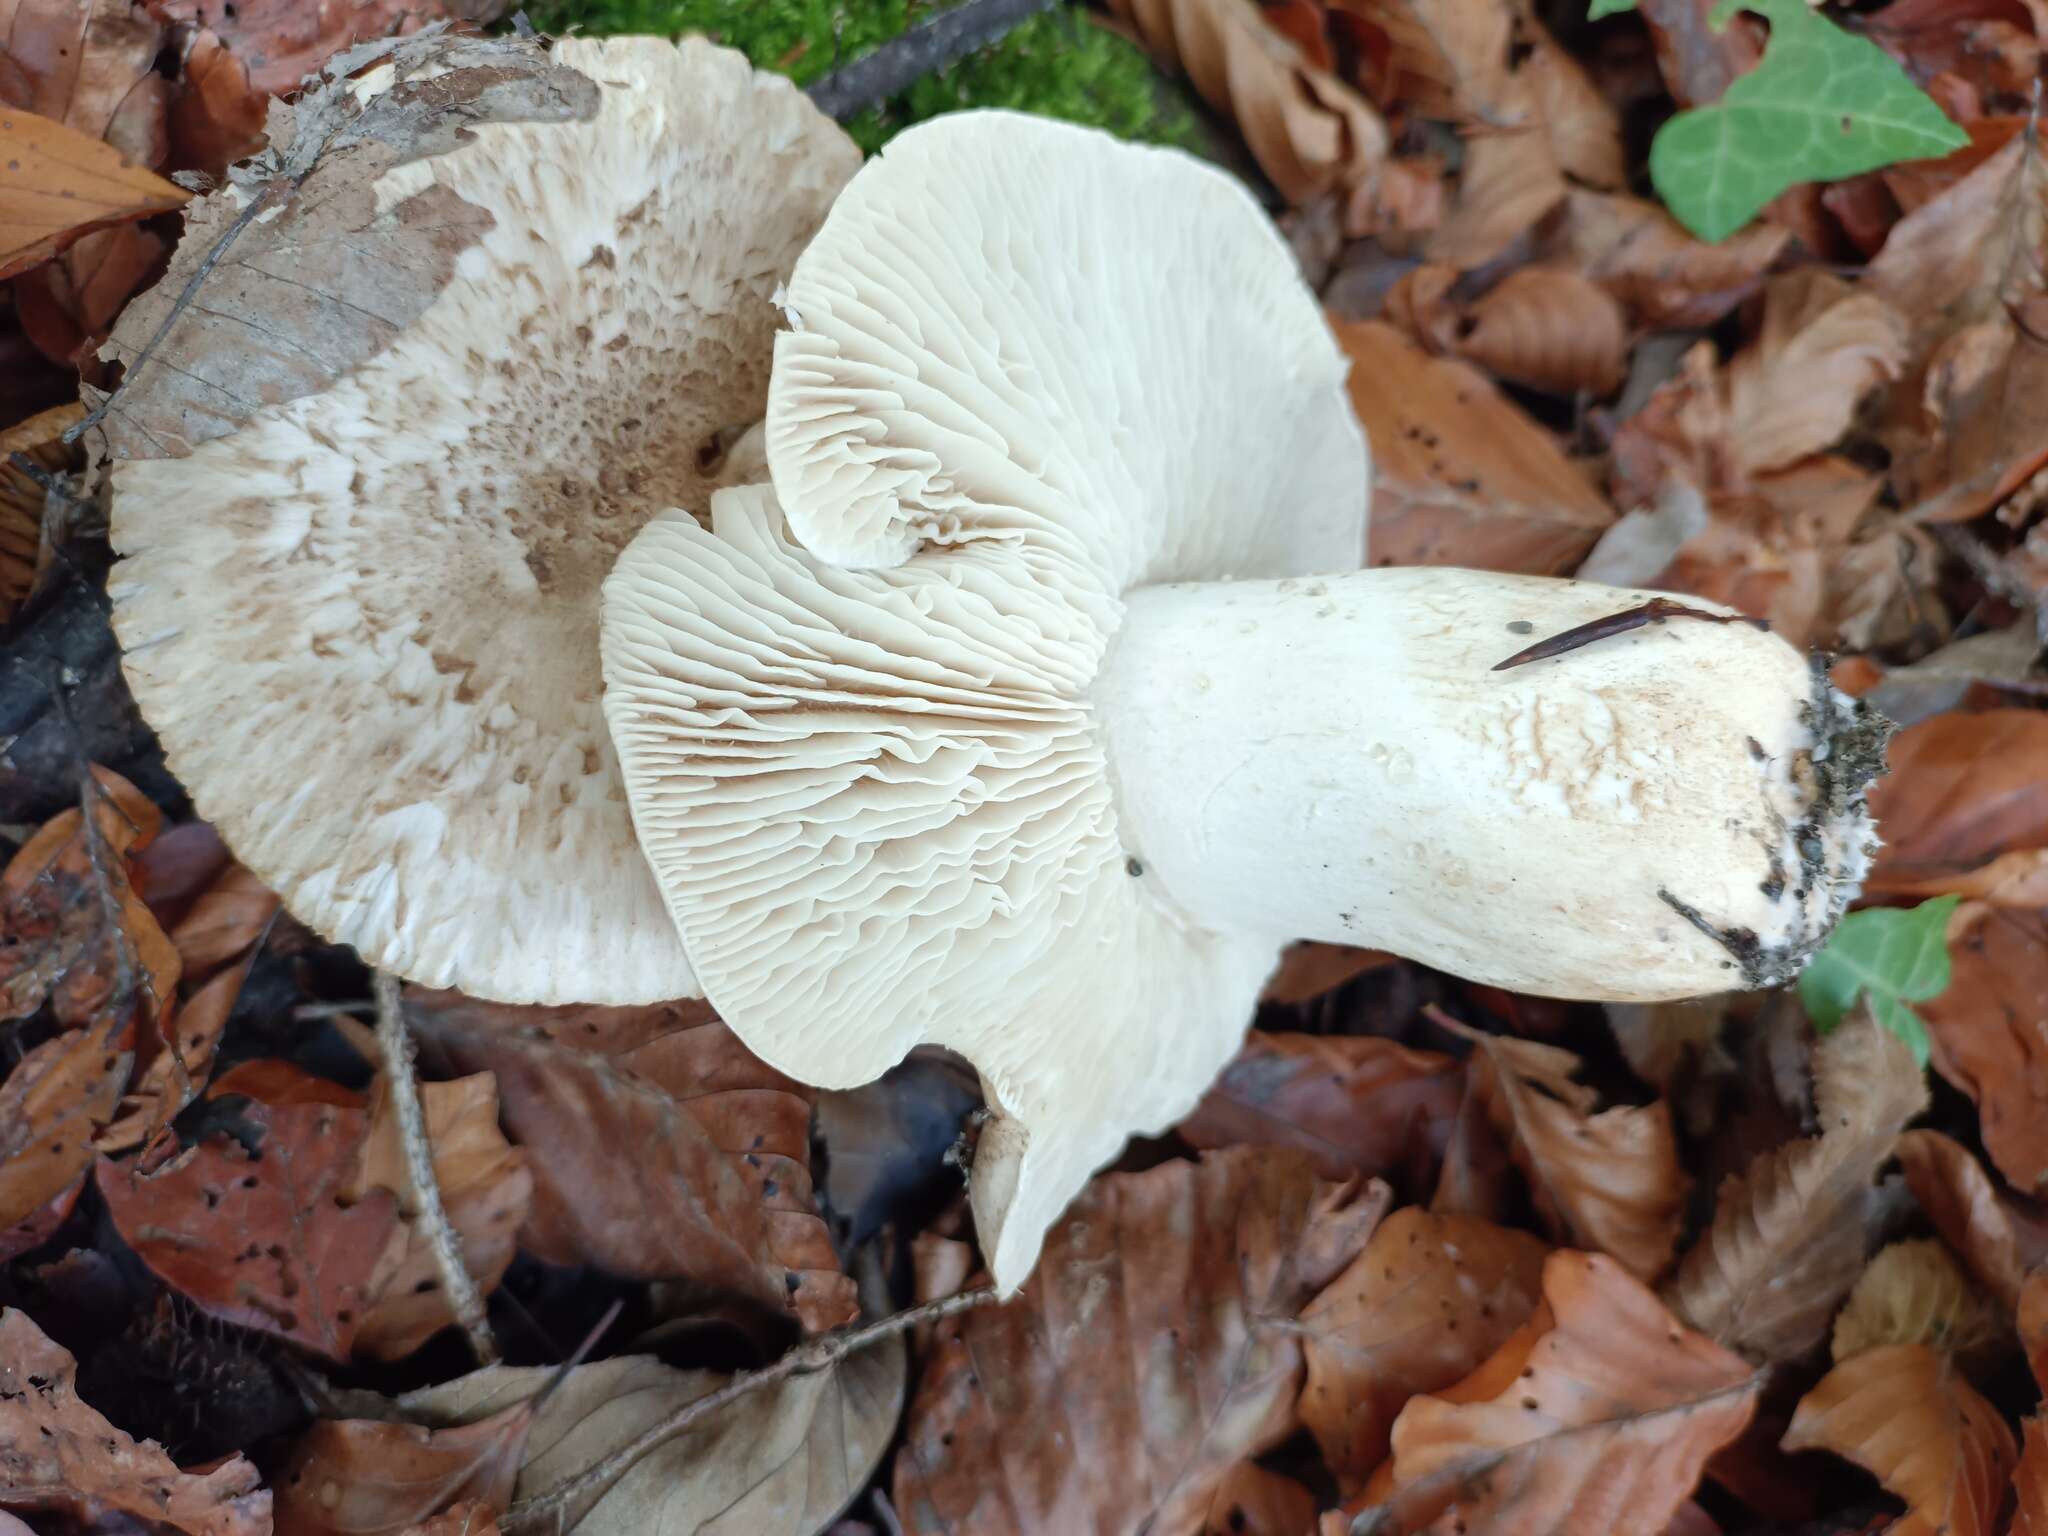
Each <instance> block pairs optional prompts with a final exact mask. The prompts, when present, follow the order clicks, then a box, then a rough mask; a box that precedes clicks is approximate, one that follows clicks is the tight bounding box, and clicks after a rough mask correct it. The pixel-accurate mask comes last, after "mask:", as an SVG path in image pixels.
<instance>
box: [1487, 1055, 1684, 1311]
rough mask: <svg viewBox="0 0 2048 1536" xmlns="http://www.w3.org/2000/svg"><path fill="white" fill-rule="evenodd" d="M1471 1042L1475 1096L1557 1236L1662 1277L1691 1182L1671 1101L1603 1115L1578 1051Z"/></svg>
mask: <svg viewBox="0 0 2048 1536" xmlns="http://www.w3.org/2000/svg"><path fill="white" fill-rule="evenodd" d="M1472 1039H1473V1044H1474V1050H1473V1053H1472V1061H1471V1064H1470V1066H1469V1067H1468V1068H1467V1070H1468V1071H1469V1072H1470V1074H1471V1079H1472V1089H1473V1093H1474V1095H1475V1097H1476V1098H1477V1099H1478V1101H1479V1102H1480V1103H1481V1104H1483V1105H1484V1106H1485V1108H1486V1111H1487V1114H1488V1116H1489V1118H1490V1119H1491V1120H1492V1121H1493V1126H1494V1129H1495V1130H1496V1131H1498V1132H1499V1133H1500V1135H1501V1137H1502V1138H1503V1140H1505V1141H1506V1143H1507V1146H1508V1150H1509V1152H1510V1154H1511V1155H1512V1156H1513V1157H1514V1160H1515V1165H1516V1166H1517V1167H1518V1168H1520V1169H1521V1170H1522V1173H1523V1176H1524V1177H1526V1178H1527V1179H1528V1181H1529V1193H1530V1195H1531V1196H1532V1197H1533V1198H1534V1200H1535V1202H1536V1210H1537V1213H1538V1214H1539V1215H1540V1216H1541V1217H1542V1218H1543V1221H1544V1224H1545V1225H1546V1226H1547V1227H1548V1228H1549V1229H1550V1231H1551V1233H1552V1235H1553V1236H1554V1237H1556V1238H1557V1239H1558V1240H1559V1241H1560V1242H1572V1243H1577V1244H1579V1245H1581V1246H1583V1247H1586V1248H1593V1249H1598V1250H1600V1251H1601V1252H1603V1253H1607V1254H1611V1255H1613V1256H1614V1257H1615V1258H1616V1259H1619V1260H1620V1261H1621V1264H1622V1266H1623V1267H1624V1268H1625V1269H1627V1270H1628V1271H1629V1272H1630V1273H1631V1274H1633V1275H1635V1276H1636V1277H1637V1278H1639V1279H1642V1280H1655V1279H1656V1278H1657V1276H1658V1275H1660V1274H1662V1273H1663V1272H1664V1270H1665V1268H1666V1267H1667V1266H1668V1265H1669V1264H1670V1262H1671V1255H1672V1252H1673V1251H1674V1250H1675V1249H1676V1248H1677V1246H1678V1230H1679V1225H1680V1223H1681V1221H1682V1220H1683V1219H1684V1214H1685V1196H1686V1191H1687V1189H1688V1188H1689V1187H1690V1186H1691V1182H1692V1181H1691V1180H1690V1179H1688V1178H1687V1177H1686V1174H1685V1170H1684V1169H1683V1168H1682V1167H1680V1165H1679V1160H1678V1142H1677V1138H1676V1136H1675V1135H1674V1133H1673V1131H1672V1128H1671V1110H1670V1108H1669V1106H1668V1105H1666V1104H1665V1103H1664V1101H1663V1100H1662V1099H1659V1100H1658V1101H1657V1102H1656V1103H1654V1104H1647V1105H1642V1106H1640V1107H1638V1106H1630V1105H1617V1106H1616V1107H1615V1108H1613V1109H1605V1110H1601V1111H1599V1112H1598V1113H1595V1112H1594V1109H1593V1106H1594V1105H1595V1104H1597V1103H1598V1102H1599V1095H1598V1094H1597V1093H1595V1092H1594V1091H1593V1090H1592V1089H1591V1088H1588V1087H1585V1086H1584V1085H1582V1084H1580V1083H1575V1082H1573V1081H1572V1078H1573V1075H1574V1074H1575V1073H1577V1071H1578V1070H1579V1065H1580V1063H1579V1058H1578V1057H1576V1056H1574V1055H1573V1054H1572V1053H1571V1052H1570V1051H1566V1050H1560V1049H1559V1048H1558V1047H1556V1046H1554V1045H1545V1044H1543V1043H1542V1042H1541V1041H1537V1040H1517V1039H1514V1038H1512V1037H1511V1036H1506V1035H1482V1034H1478V1033H1476V1032H1472Z"/></svg>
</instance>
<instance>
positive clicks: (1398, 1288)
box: [1301, 1205, 1549, 1492]
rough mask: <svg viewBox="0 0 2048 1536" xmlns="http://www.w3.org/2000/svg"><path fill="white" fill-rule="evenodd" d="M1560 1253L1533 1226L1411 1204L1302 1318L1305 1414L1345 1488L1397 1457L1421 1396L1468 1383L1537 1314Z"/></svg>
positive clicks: (1392, 1218) (1384, 1224) (1385, 1224)
mask: <svg viewBox="0 0 2048 1536" xmlns="http://www.w3.org/2000/svg"><path fill="white" fill-rule="evenodd" d="M1548 1251H1549V1250H1548V1249H1547V1248H1546V1247H1545V1246H1544V1244H1543V1243H1541V1242H1540V1241H1538V1240H1537V1239H1536V1238H1534V1237H1532V1236H1530V1235H1529V1234H1528V1233H1526V1232H1517V1231H1514V1230H1513V1229H1511V1228H1508V1227H1497V1226H1494V1225H1493V1224H1492V1223H1491V1222H1486V1221H1480V1220H1477V1219H1475V1218H1473V1217H1470V1216H1448V1215H1446V1216H1438V1215H1432V1214H1431V1213H1430V1212H1428V1211H1425V1210H1423V1209H1422V1208H1421V1207H1420V1206H1412V1205H1411V1206H1407V1207H1404V1208H1403V1209H1401V1210H1398V1211H1396V1212H1394V1214H1393V1215H1391V1216H1389V1217H1388V1218H1387V1219H1386V1220H1385V1221H1383V1222H1381V1223H1380V1226H1379V1229H1378V1230H1377V1231H1376V1232H1374V1233H1373V1236H1372V1241H1371V1242H1369V1243H1367V1244H1366V1246H1365V1251H1364V1252H1363V1253H1361V1254H1359V1256H1358V1257H1357V1258H1356V1259H1354V1260H1353V1261H1352V1262H1351V1265H1350V1267H1349V1268H1347V1269H1346V1270H1345V1271H1344V1273H1343V1274H1341V1275H1339V1276H1338V1277H1337V1278H1336V1279H1335V1280H1334V1281H1332V1282H1331V1283H1330V1286H1329V1288H1328V1289H1327V1290H1325V1291H1324V1292H1323V1293H1322V1294H1321V1295H1320V1296H1318V1297H1316V1299H1315V1300H1314V1301H1312V1302H1310V1303H1309V1304H1308V1306H1307V1307H1306V1308H1305V1309H1303V1311H1302V1314H1301V1323H1302V1329H1303V1333H1304V1336H1305V1337H1304V1342H1303V1345H1302V1352H1303V1355H1304V1357H1305V1358H1306V1361H1307V1366H1308V1371H1307V1378H1306V1380H1305V1382H1304V1383H1303V1386H1302V1389H1301V1419H1302V1422H1303V1423H1304V1424H1305V1425H1307V1426H1308V1428H1309V1430H1310V1432H1311V1433H1313V1434H1314V1435H1315V1437H1316V1443H1317V1444H1318V1445H1319V1446H1321V1447H1322V1451H1323V1460H1324V1461H1325V1462H1326V1463H1327V1464H1328V1465H1329V1467H1330V1470H1331V1471H1333V1472H1334V1473H1336V1475H1337V1481H1338V1485H1339V1486H1340V1487H1341V1488H1343V1489H1344V1490H1345V1491H1346V1492H1350V1491H1352V1490H1354V1489H1356V1488H1359V1487H1362V1486H1363V1485H1364V1483H1365V1480H1366V1478H1367V1477H1369V1476H1370V1475H1371V1473H1372V1471H1373V1469H1374V1468H1376V1467H1378V1466H1379V1464H1380V1463H1381V1462H1382V1461H1384V1460H1385V1459H1386V1455H1387V1449H1388V1436H1389V1433H1390V1431H1391V1430H1392V1428H1393V1424H1394V1418H1395V1416H1396V1415H1397V1414H1399V1413H1400V1411H1401V1409H1402V1408H1403V1407H1404V1406H1405V1405H1406V1404H1407V1402H1408V1400H1409V1399H1410V1398H1411V1397H1414V1396H1415V1395H1416V1394H1417V1393H1420V1392H1440V1391H1442V1390H1443V1389H1444V1388H1446V1387H1449V1386H1451V1385H1452V1384H1453V1383H1455V1382H1457V1381H1460V1380H1462V1379H1463V1378H1464V1377H1466V1376H1467V1375H1469V1374H1471V1372H1472V1371H1473V1370H1474V1369H1475V1368H1476V1367H1477V1366H1478V1365H1479V1363H1480V1362H1481V1361H1483V1360H1485V1359H1486V1357H1487V1356H1489V1355H1491V1354H1492V1353H1493V1352H1494V1351H1495V1350H1496V1349H1498V1348H1499V1347H1500V1346H1501V1345H1502V1344H1503V1343H1505V1342H1506V1340H1507V1338H1508V1337H1509V1335H1511V1334H1512V1333H1513V1332H1514V1331H1515V1330H1516V1329H1517V1328H1519V1327H1521V1326H1522V1324H1523V1323H1525V1322H1527V1321H1528V1318H1529V1313H1530V1311H1531V1310H1532V1309H1533V1308H1534V1307H1535V1305H1536V1297H1537V1292H1538V1289H1539V1286H1540V1283H1541V1278H1542V1273H1543V1259H1544V1255H1545V1254H1546V1253H1547V1252H1548Z"/></svg>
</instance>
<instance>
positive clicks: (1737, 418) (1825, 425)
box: [1726, 268, 1907, 480]
mask: <svg viewBox="0 0 2048 1536" xmlns="http://www.w3.org/2000/svg"><path fill="white" fill-rule="evenodd" d="M1906 330H1907V326H1906V320H1905V317H1904V316H1902V315H1901V314H1900V313H1899V312H1898V311H1897V310H1895V309H1894V308H1892V306H1891V305H1890V304H1888V303H1886V302H1885V301H1884V300H1883V299H1882V298H1880V297H1878V296H1877V295H1876V294H1874V293H1865V292H1861V291H1859V290H1857V289H1855V288H1853V287H1852V286H1851V285H1850V284H1849V283H1847V282H1846V281H1844V280H1843V279H1841V278H1839V277H1835V276H1833V275H1832V274H1830V273H1827V272H1822V271H1817V270H1814V269H1811V268H1809V269H1807V270H1804V271H1800V272H1794V273H1790V274H1788V275H1786V276H1784V277H1780V278H1775V279H1773V280H1772V281H1771V282H1770V284H1769V285H1768V286H1767V287H1766V288H1765V290H1764V319H1763V328H1762V330H1761V331H1760V332H1759V333H1758V335H1757V337H1756V339H1755V340H1754V341H1753V342H1751V343H1750V345H1748V346H1747V347H1745V348H1743V349H1742V351H1740V352H1738V353H1737V354H1736V355H1735V357H1734V359H1733V360H1732V361H1731V362H1730V363H1729V365H1728V371H1727V382H1726V389H1727V422H1728V427H1727V430H1728V446H1729V455H1730V460H1731V465H1730V468H1731V471H1732V473H1733V474H1734V475H1735V476H1736V478H1737V479H1739V480H1747V479H1750V478H1753V477H1755V476H1757V475H1760V474H1765V473H1767V472H1769V471H1771V470H1776V469H1786V468H1789V467H1791V466H1792V465H1793V464H1796V463H1798V462H1799V461H1800V460H1801V459H1805V458H1810V457H1811V456H1812V455H1814V454H1816V453H1819V452H1821V451H1822V450H1824V449H1827V448H1830V447H1832V446H1834V444H1835V443H1836V442H1837V441H1839V440H1840V438H1841V437H1842V435H1843V434H1844V433H1845V432H1846V431H1847V430H1848V428H1849V424H1850V422H1851V421H1852V420H1853V419H1854V417H1855V413H1856V410H1857V407H1858V406H1859V405H1860V404H1861V403H1862V401H1863V400H1864V398H1865V397H1866V396H1868V395H1869V394H1870V393H1871V392H1872V391H1873V390H1875V389H1877V388H1878V387H1879V386H1880V385H1882V384H1885V383H1888V382H1890V381H1892V380H1894V379H1896V378H1898V377H1899V374H1900V371H1901V370H1902V369H1903V367H1904V366H1905V361H1906Z"/></svg>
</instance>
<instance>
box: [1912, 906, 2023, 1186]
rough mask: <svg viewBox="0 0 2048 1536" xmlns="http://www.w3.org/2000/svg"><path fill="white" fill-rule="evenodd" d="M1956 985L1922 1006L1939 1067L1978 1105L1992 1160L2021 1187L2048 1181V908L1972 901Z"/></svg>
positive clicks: (1951, 934) (1961, 931)
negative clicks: (2016, 906) (2018, 906)
mask: <svg viewBox="0 0 2048 1536" xmlns="http://www.w3.org/2000/svg"><path fill="white" fill-rule="evenodd" d="M1948 949H1949V966H1950V969H1949V984H1948V988H1947V990H1945V991H1944V992H1942V993H1941V994H1940V995H1939V996H1937V997H1933V998H1930V999H1929V1000H1928V1001H1926V1002H1925V1003H1921V1004H1919V1005H1918V1009H1919V1012H1920V1015H1921V1017H1922V1018H1923V1019H1925V1020H1926V1023H1927V1035H1928V1039H1929V1041H1930V1042H1931V1044H1932V1046H1933V1062H1934V1066H1935V1069H1936V1070H1937V1071H1939V1072H1940V1073H1941V1075H1942V1076H1943V1077H1945V1078H1947V1079H1948V1080H1949V1081H1950V1082H1951V1083H1953V1084H1955V1086H1956V1087H1958V1088H1960V1089H1962V1091H1963V1092H1965V1093H1967V1094H1968V1095H1969V1096H1970V1097H1971V1099H1972V1100H1974V1101H1975V1102H1976V1105H1977V1120H1978V1128H1979V1131H1980V1133H1981V1134H1982V1136H1983V1138H1984V1149H1985V1151H1986V1152H1988V1153H1990V1155H1991V1161H1992V1162H1993V1163H1995V1164H1996V1165H1997V1167H1998V1171H1999V1172H2000V1173H2003V1174H2004V1175H2005V1176H2006V1178H2007V1179H2008V1180H2010V1181H2011V1183H2012V1185H2013V1187H2014V1188H2015V1189H2017V1190H2019V1191H2020V1192H2021V1193H2022V1194H2027V1195H2038V1194H2041V1193H2042V1192H2043V1189H2044V1186H2048V912H2044V911H2041V910H2038V909H2033V910H2028V909H2016V908H2007V907H1994V906H1991V905H1989V904H1988V903H1985V902H1976V901H1972V902H1965V903H1964V904H1963V905H1962V906H1960V907H1958V908H1957V909H1956V910H1955V913H1954V915H1953V916H1951V917H1950V919H1949V924H1948Z"/></svg>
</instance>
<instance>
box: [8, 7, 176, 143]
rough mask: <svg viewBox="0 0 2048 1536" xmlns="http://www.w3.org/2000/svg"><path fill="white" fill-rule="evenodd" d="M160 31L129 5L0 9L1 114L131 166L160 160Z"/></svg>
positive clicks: (161, 36) (162, 99) (155, 24)
mask: <svg viewBox="0 0 2048 1536" xmlns="http://www.w3.org/2000/svg"><path fill="white" fill-rule="evenodd" d="M162 45H163V28H162V27H161V26H160V25H158V23H157V22H156V21H155V20H154V19H153V18H151V17H150V16H148V15H147V14H145V13H144V12H143V11H142V9H141V8H140V7H138V6H134V5H130V4H128V3H127V0H70V3H57V4H53V3H50V0H28V3H26V4H21V3H18V0H17V3H10V4H8V5H6V6H4V7H0V55H4V56H5V58H6V61H7V64H8V65H9V66H10V67H9V68H7V69H6V70H4V71H0V107H19V108H21V109H22V110H23V111H27V112H34V113H36V114H38V115H39V116H42V117H51V118H55V119H56V120H57V121H58V122H60V123H62V124H64V126H65V127H67V128H75V129H77V130H78V131H79V132H80V133H82V134H85V135H86V136H87V137H89V138H95V139H104V140H106V141H107V143H108V144H110V145H112V146H113V147H114V148H115V149H117V150H119V151H120V152H121V153H122V154H123V155H125V156H126V157H127V158H129V159H130V160H134V161H136V162H138V163H139V164H142V165H146V166H155V165H157V164H158V163H159V161H160V160H161V159H162V156H163V139H164V99H165V94H166V91H165V87H166V82H165V81H164V80H162V79H160V78H159V77H158V76H157V74H156V70H155V65H156V58H157V53H158V51H159V50H160V49H161V47H162Z"/></svg>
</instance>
